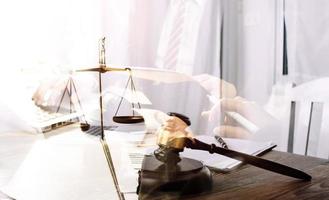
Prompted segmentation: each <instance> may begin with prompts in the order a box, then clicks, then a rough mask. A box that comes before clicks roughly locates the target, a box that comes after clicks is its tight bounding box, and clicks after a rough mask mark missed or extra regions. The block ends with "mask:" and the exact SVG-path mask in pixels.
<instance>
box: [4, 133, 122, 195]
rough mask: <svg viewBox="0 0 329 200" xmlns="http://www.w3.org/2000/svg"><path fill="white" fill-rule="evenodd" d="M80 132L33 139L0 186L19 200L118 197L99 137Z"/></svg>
mask: <svg viewBox="0 0 329 200" xmlns="http://www.w3.org/2000/svg"><path fill="white" fill-rule="evenodd" d="M79 132H80V131H79V130H78V131H77V132H72V133H65V134H62V135H57V136H52V137H50V138H48V139H46V140H40V141H38V142H36V143H35V144H34V146H33V147H32V149H31V150H30V152H29V153H28V155H27V156H26V158H25V160H24V162H23V163H22V165H21V166H20V167H19V169H18V170H17V172H16V174H15V175H14V176H13V178H12V180H11V181H10V182H9V184H8V185H6V186H5V187H4V188H2V189H1V190H2V191H3V192H4V193H6V194H8V195H9V196H11V197H13V198H15V199H19V200H44V199H47V200H58V199H63V200H66V199H67V200H83V199H86V200H89V199H98V200H101V199H104V200H105V199H106V200H107V199H113V200H115V199H118V196H117V193H116V190H115V187H114V184H113V179H112V177H111V173H110V171H109V168H108V165H107V162H106V158H105V155H104V153H103V150H102V146H101V143H100V141H99V139H98V138H96V137H94V136H91V137H89V136H88V135H86V134H83V133H81V132H80V133H79Z"/></svg>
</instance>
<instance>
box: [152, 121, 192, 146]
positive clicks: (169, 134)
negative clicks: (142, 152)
mask: <svg viewBox="0 0 329 200" xmlns="http://www.w3.org/2000/svg"><path fill="white" fill-rule="evenodd" d="M157 134H158V139H159V138H161V137H162V138H163V137H165V138H168V141H170V140H172V139H175V138H181V137H188V138H193V134H192V132H191V131H189V130H188V125H187V124H186V123H185V122H184V121H183V120H181V119H179V118H178V117H170V118H169V119H168V120H166V121H165V122H164V123H163V124H162V126H161V127H160V128H159V129H158V130H157Z"/></svg>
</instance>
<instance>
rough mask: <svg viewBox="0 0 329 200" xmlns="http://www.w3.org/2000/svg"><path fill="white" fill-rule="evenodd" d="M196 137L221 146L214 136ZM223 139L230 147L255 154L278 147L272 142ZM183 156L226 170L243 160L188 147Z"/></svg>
mask: <svg viewBox="0 0 329 200" xmlns="http://www.w3.org/2000/svg"><path fill="white" fill-rule="evenodd" d="M196 138H197V139H198V140H200V141H202V142H205V143H208V144H215V145H216V146H221V145H220V144H219V142H217V140H216V139H215V138H214V137H213V136H209V135H200V136H197V137H196ZM223 139H224V140H225V142H226V143H227V146H228V148H229V149H232V150H235V151H239V152H242V153H246V154H249V155H254V156H255V155H259V154H261V153H263V152H265V151H267V150H270V149H273V148H274V147H276V145H275V144H273V143H272V142H257V141H251V140H243V139H235V138H234V139H233V138H223ZM181 156H184V157H187V158H192V159H196V160H200V161H202V162H203V164H204V165H206V166H208V167H211V168H215V169H219V170H224V171H228V170H232V169H233V168H235V167H236V166H238V165H239V164H241V161H238V160H235V159H232V158H228V157H226V156H222V155H219V154H210V153H209V152H208V151H200V150H192V149H187V148H185V149H184V152H182V153H181Z"/></svg>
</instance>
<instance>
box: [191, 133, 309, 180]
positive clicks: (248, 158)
mask: <svg viewBox="0 0 329 200" xmlns="http://www.w3.org/2000/svg"><path fill="white" fill-rule="evenodd" d="M186 147H187V148H190V149H196V150H203V151H208V152H209V153H217V154H220V155H223V156H226V157H229V158H233V159H236V160H239V161H242V162H245V163H248V164H250V165H253V166H256V167H259V168H262V169H266V170H269V171H272V172H276V173H279V174H283V175H286V176H290V177H294V178H297V179H302V180H306V181H310V180H311V179H312V177H311V176H310V175H309V174H306V173H305V172H302V171H300V170H298V169H295V168H292V167H288V166H286V165H282V164H280V163H277V162H273V161H270V160H266V159H263V158H260V157H257V156H252V155H248V154H245V153H241V152H238V151H233V150H230V149H225V148H222V147H218V146H216V145H215V144H211V145H210V144H206V143H204V142H201V141H199V140H197V139H193V140H190V139H188V140H187V141H186Z"/></svg>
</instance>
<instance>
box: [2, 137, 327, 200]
mask: <svg viewBox="0 0 329 200" xmlns="http://www.w3.org/2000/svg"><path fill="white" fill-rule="evenodd" d="M0 138H1V140H0V144H1V145H0V146H1V147H2V148H0V155H1V159H0V166H1V167H0V186H3V185H4V184H5V183H6V182H8V180H10V178H11V176H12V175H13V173H14V172H15V170H16V169H17V166H18V165H19V163H20V162H21V161H22V160H23V159H24V157H25V154H26V153H27V151H28V149H29V148H30V146H31V144H32V142H33V141H34V140H35V139H36V137H35V136H33V137H32V136H28V135H27V136H22V135H17V137H16V136H15V135H11V137H9V138H7V137H5V135H1V137H0ZM6 138H7V139H6ZM13 144H15V145H13ZM13 152H15V154H13ZM262 157H263V158H266V159H269V160H273V161H276V162H279V163H282V164H286V165H288V166H291V167H295V168H298V169H301V170H303V171H305V172H307V173H309V174H310V175H311V176H312V177H313V179H312V181H309V182H307V181H300V180H297V179H294V178H290V177H286V176H283V175H280V174H276V173H273V172H269V171H266V170H263V169H259V168H257V167H253V166H251V165H242V166H240V167H239V168H237V169H236V170H233V171H231V172H229V173H219V172H213V181H214V182H213V189H212V191H210V192H208V193H205V194H200V195H198V196H193V197H192V196H189V197H184V198H181V197H177V196H176V197H173V196H165V197H164V196H162V197H158V198H152V199H161V200H163V199H164V200H166V199H191V200H197V199H198V200H199V199H205V200H212V199H226V200H229V199H329V164H328V160H324V159H319V158H313V157H305V156H299V155H295V154H289V153H284V152H278V151H271V152H269V153H266V154H265V155H263V156H262ZM4 198H5V197H4V195H1V192H0V199H4Z"/></svg>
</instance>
